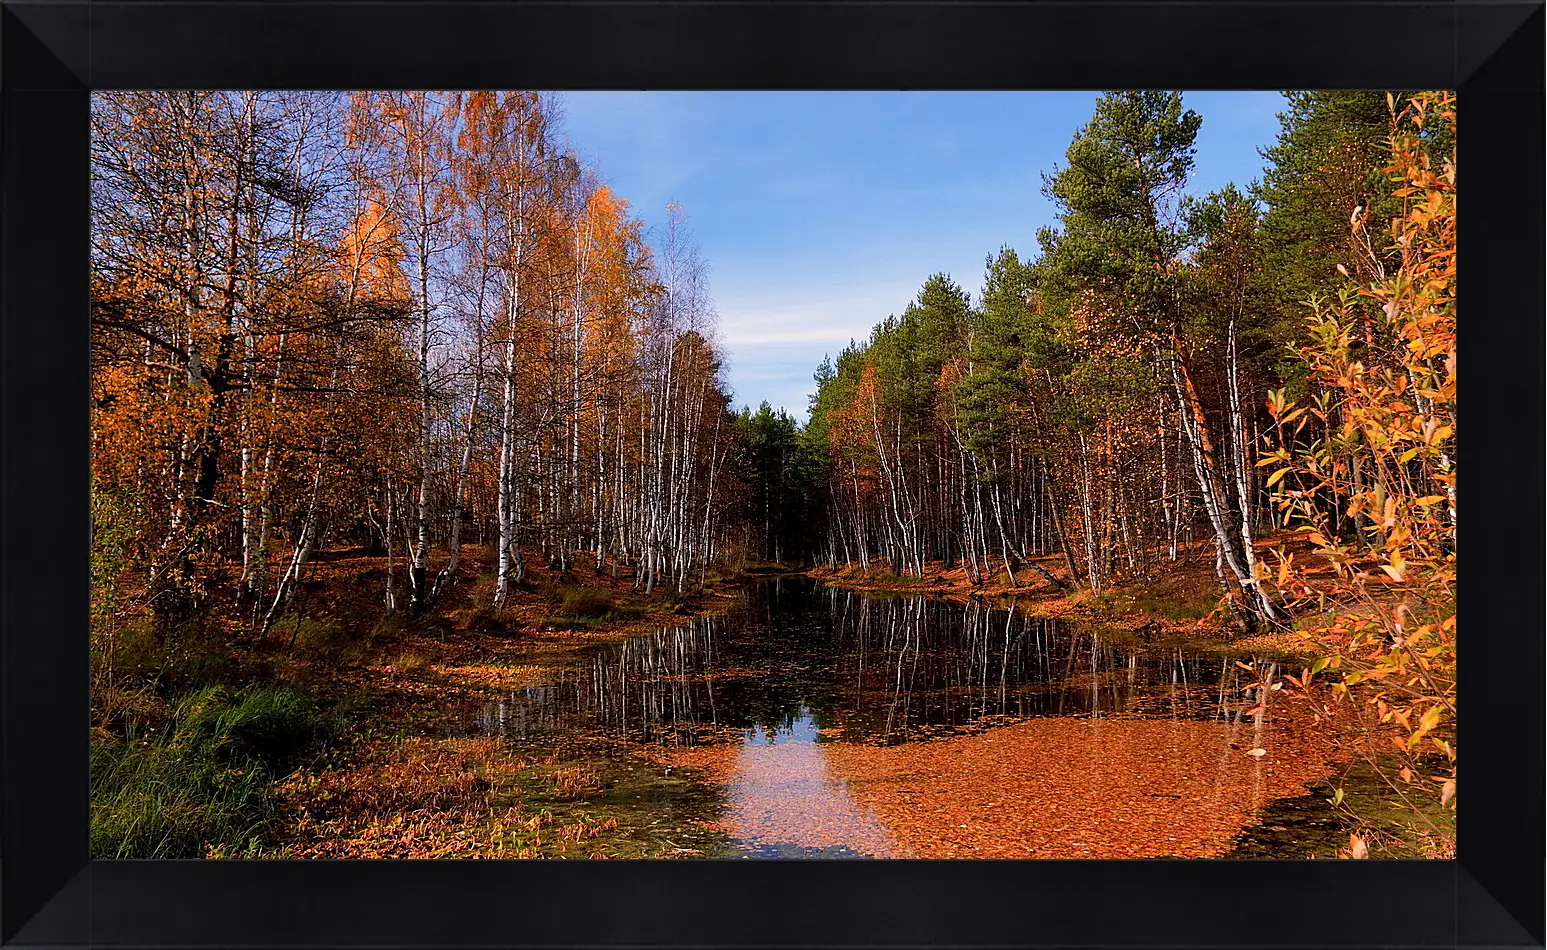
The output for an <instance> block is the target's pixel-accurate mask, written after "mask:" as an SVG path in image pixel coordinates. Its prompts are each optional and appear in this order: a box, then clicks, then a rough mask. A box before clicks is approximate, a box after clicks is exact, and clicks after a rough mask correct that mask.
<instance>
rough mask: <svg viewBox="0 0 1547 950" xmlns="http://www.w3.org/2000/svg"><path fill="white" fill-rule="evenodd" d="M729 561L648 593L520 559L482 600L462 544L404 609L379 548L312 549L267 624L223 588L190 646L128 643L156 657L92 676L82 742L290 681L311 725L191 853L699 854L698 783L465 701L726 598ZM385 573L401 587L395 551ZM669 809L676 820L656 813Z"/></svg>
mask: <svg viewBox="0 0 1547 950" xmlns="http://www.w3.org/2000/svg"><path fill="white" fill-rule="evenodd" d="M742 580H743V578H741V577H737V576H720V575H710V576H709V577H707V578H706V579H705V585H704V587H703V589H702V590H700V591H696V592H692V593H686V594H679V593H677V592H675V591H673V590H659V589H658V590H657V591H655V592H653V593H651V594H646V593H644V592H643V591H642V590H636V589H635V588H634V586H633V580H632V577H631V576H630V575H629V574H628V572H626V571H620V572H619V574H618V575H617V576H614V574H613V573H612V572H611V571H610V570H607V569H604V570H602V571H597V570H595V568H594V563H581V564H579V565H577V566H576V567H575V569H574V570H573V571H572V572H560V571H555V570H553V569H551V568H550V567H549V566H548V565H547V564H545V563H543V562H542V561H541V560H540V559H533V560H530V561H529V562H528V565H527V577H526V579H525V581H524V582H522V583H521V584H520V585H518V587H517V589H516V590H515V591H514V593H513V595H512V597H511V600H510V602H509V603H508V604H507V606H506V607H505V609H504V610H503V611H495V610H494V609H493V607H492V595H493V576H492V556H491V552H490V551H488V550H486V549H483V548H481V547H478V546H465V547H464V549H463V554H462V564H461V567H460V569H459V571H458V577H457V579H456V582H455V583H452V584H449V585H448V586H447V589H446V590H445V592H444V593H443V595H442V597H441V599H440V600H439V602H437V604H436V605H435V607H434V609H433V610H432V611H430V612H429V613H427V614H426V615H424V616H421V617H419V618H416V619H413V620H406V619H404V616H403V614H401V613H390V612H388V611H387V610H386V609H385V606H384V603H385V581H386V560H385V558H382V557H379V556H371V555H369V554H368V553H367V552H365V551H363V550H334V551H325V552H320V554H319V556H318V558H317V562H316V563H315V564H314V566H313V572H312V574H311V576H310V577H309V578H308V580H307V581H306V582H305V583H304V584H303V585H302V589H301V590H300V592H299V593H298V595H297V599H296V602H295V604H294V605H293V607H292V613H291V614H289V615H287V616H285V617H283V618H280V620H279V621H277V622H276V623H275V624H274V625H273V627H272V628H271V630H270V631H269V634H268V636H266V637H263V638H261V639H253V638H252V637H250V636H249V635H247V630H248V629H249V627H248V624H247V623H246V622H245V621H244V619H243V618H241V617H239V616H238V611H237V607H236V606H235V605H224V607H223V608H221V609H217V610H216V611H215V612H214V613H213V615H212V616H211V618H210V620H209V621H208V622H207V629H206V631H205V633H204V634H203V635H202V636H200V637H199V641H200V642H199V645H198V646H197V649H196V651H194V652H192V653H190V652H188V649H187V648H180V651H181V655H178V656H172V655H171V654H172V653H173V652H174V651H171V650H169V649H166V648H162V649H160V650H159V651H157V656H155V657H154V658H147V659H146V660H145V661H143V662H142V666H149V665H155V666H157V667H160V668H161V669H160V670H159V672H158V676H159V679H160V682H161V684H162V685H161V687H160V689H159V690H152V689H146V688H137V689H122V688H120V689H109V690H107V691H106V695H105V696H104V695H103V693H102V692H100V691H99V693H98V695H97V696H95V697H94V707H95V708H94V718H95V720H96V722H97V725H96V726H95V727H94V730H93V735H94V746H98V745H100V746H107V747H112V746H114V745H117V746H120V747H122V745H123V741H122V738H121V733H122V732H123V729H122V728H121V725H122V723H123V722H124V720H126V719H138V720H139V721H140V722H141V723H142V725H143V724H145V723H149V724H151V731H152V732H156V731H158V728H159V731H160V732H161V733H162V734H165V735H168V736H170V735H171V734H172V733H173V732H174V730H175V723H169V722H168V720H169V718H173V717H175V716H176V715H177V714H178V713H177V712H176V710H177V709H179V708H180V706H179V705H178V702H177V700H178V698H179V696H186V695H188V694H189V693H190V692H191V691H193V690H195V689H199V688H205V689H207V688H210V687H214V688H218V689H227V690H230V691H232V692H234V693H235V692H239V691H242V690H252V689H256V688H265V687H279V688H284V689H291V690H294V691H296V692H298V693H299V694H301V695H302V696H304V697H305V701H306V702H307V704H308V706H312V707H315V708H316V709H318V710H319V711H320V714H321V716H322V717H323V718H324V719H326V720H327V721H328V723H329V725H328V727H326V728H324V729H322V730H321V732H324V733H326V741H323V742H320V743H314V748H313V750H312V752H311V754H310V755H309V756H308V757H305V758H304V759H303V760H302V761H303V764H302V765H301V767H300V768H298V769H296V770H294V771H290V772H289V774H287V775H286V776H285V777H284V778H283V779H282V780H280V781H278V782H277V783H274V784H273V785H272V786H270V787H269V788H267V789H266V790H264V791H263V792H262V796H261V797H262V798H263V799H264V800H263V802H262V805H263V808H262V809H261V810H262V811H263V812H264V814H266V815H267V816H268V817H267V818H266V819H265V821H264V823H263V828H262V830H261V833H259V834H257V835H255V836H254V837H253V838H252V839H251V840H249V841H248V842H247V843H245V844H242V843H235V844H233V843H231V842H225V843H218V844H215V845H212V846H209V847H207V848H205V850H204V853H205V854H206V855H207V856H215V857H232V856H247V857H274V858H285V857H323V858H384V857H538V856H563V855H568V854H576V853H578V854H583V855H587V856H594V857H668V856H678V855H684V854H693V853H707V852H709V851H714V850H717V849H719V848H720V846H721V844H722V842H721V840H720V836H718V835H714V834H712V833H710V832H706V831H705V830H704V828H703V826H702V825H700V824H699V823H697V822H696V821H693V820H691V819H693V818H698V817H702V815H701V814H700V810H701V805H702V803H703V802H704V801H706V800H707V799H708V797H709V790H708V789H707V788H706V787H703V786H701V785H699V784H698V783H696V782H694V781H692V780H691V779H690V778H686V777H684V776H682V775H680V774H677V775H673V774H672V773H671V770H669V769H663V768H661V767H660V766H657V765H655V764H653V763H650V762H649V761H648V760H646V759H643V758H639V757H635V756H631V755H629V754H628V753H626V752H625V751H623V750H621V749H619V748H616V747H615V745H616V744H615V743H609V742H608V740H606V739H604V738H601V737H596V738H595V739H594V740H587V741H582V742H570V743H568V744H566V746H565V747H564V748H562V749H554V748H548V749H542V750H533V751H527V752H522V751H518V750H517V749H516V748H514V747H513V746H511V745H510V744H508V743H506V742H503V741H501V740H498V739H494V738H489V737H486V736H484V735H483V734H482V733H481V731H480V728H479V724H478V718H479V713H480V711H481V710H482V709H483V708H484V705H485V704H486V703H488V702H489V701H490V700H491V699H492V698H495V697H498V696H500V695H508V694H509V693H510V692H512V691H517V690H522V689H526V688H531V687H537V686H541V685H544V684H548V683H551V682H552V681H553V679H554V676H555V673H556V671H558V670H560V669H561V668H563V667H565V666H566V665H569V664H572V663H574V662H576V660H577V659H578V658H579V657H580V656H582V655H583V653H584V651H585V650H587V649H588V648H591V647H595V646H597V645H600V644H605V643H609V642H614V641H617V640H621V639H624V638H627V637H631V636H637V635H640V634H644V633H648V632H650V631H653V630H656V629H659V628H660V627H662V626H664V625H668V624H671V623H675V622H682V621H683V620H684V619H686V618H688V617H692V616H698V615H705V614H712V613H716V612H720V611H723V610H725V609H727V608H728V607H729V606H730V605H731V604H732V603H733V602H735V601H736V600H737V599H738V597H739V591H740V589H741V583H742ZM397 582H398V585H399V591H398V593H399V596H400V597H403V596H405V592H404V591H403V590H402V584H403V572H402V568H401V565H399V568H398V577H397ZM142 649H148V647H144V646H143V645H142ZM174 667H175V668H174ZM168 684H170V689H169V688H168ZM158 692H159V693H160V694H161V695H160V696H159V697H157V696H156V693H158ZM115 723H116V724H118V725H119V728H116V729H115V728H114V724H115ZM130 744H131V745H132V744H133V743H130ZM128 751H129V752H131V753H132V751H133V750H132V749H131V750H128ZM182 754H183V755H185V756H186V755H187V753H186V751H185V752H183V753H182ZM228 771H229V770H228ZM235 774H240V773H239V772H237V773H235ZM201 804H203V803H201ZM104 807H109V806H104ZM111 807H116V808H119V809H123V808H125V807H128V808H131V809H132V808H134V807H140V808H144V809H150V808H153V807H157V805H156V803H154V802H143V803H134V804H130V805H128V806H125V805H124V804H123V803H122V802H116V803H115V804H114V805H113V806H111ZM679 811H680V812H681V813H682V817H681V820H678V821H674V820H670V818H669V817H668V819H667V820H663V819H662V815H667V816H672V815H676V814H677V813H678V812H679ZM93 820H94V822H96V821H97V817H96V815H94V818H93ZM124 820H125V821H127V819H124ZM125 856H133V855H125ZM141 856H143V855H141ZM178 856H192V855H187V854H180V855H178Z"/></svg>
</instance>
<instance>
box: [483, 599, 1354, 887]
mask: <svg viewBox="0 0 1547 950" xmlns="http://www.w3.org/2000/svg"><path fill="white" fill-rule="evenodd" d="M1278 663H1279V660H1278V658H1274V657H1251V656H1241V655H1239V654H1233V653H1226V652H1217V651H1216V652H1209V651H1207V650H1204V649H1199V648H1196V647H1192V646H1186V645H1181V646H1179V645H1176V644H1175V643H1160V642H1151V641H1150V640H1149V639H1148V638H1146V636H1145V635H1143V634H1134V633H1128V632H1123V631H1114V630H1110V629H1105V628H1102V627H1099V626H1094V625H1089V624H1080V623H1075V622H1072V621H1068V620H1062V619H1056V618H1046V617H1038V616H1033V615H1030V614H1028V613H1027V612H1026V611H1025V610H1024V609H1023V608H1021V607H1019V606H1018V605H1016V604H1014V603H1010V604H1007V605H991V604H987V603H979V602H967V603H961V602H955V601H948V600H941V599H934V598H928V597H924V596H917V595H880V596H878V595H874V594H863V593H856V592H852V591H847V590H842V589H839V588H834V587H827V586H824V585H821V584H818V583H816V582H814V581H812V580H809V579H807V578H803V577H788V578H778V579H773V580H767V581H762V582H758V583H754V584H751V585H749V587H748V591H747V596H746V598H745V600H744V602H742V603H740V604H738V605H737V607H736V608H734V609H733V610H732V611H730V612H729V613H727V614H724V615H721V616H715V617H700V618H696V619H694V620H692V621H691V622H684V623H683V624H682V625H681V626H677V627H670V628H666V629H662V630H658V631H656V632H654V633H652V634H649V635H646V636H640V637H634V638H632V639H629V640H626V641H623V642H621V643H617V644H612V645H608V646H605V647H601V648H597V649H595V650H593V651H590V652H589V653H587V654H586V655H585V656H584V657H583V658H582V659H581V661H580V662H579V663H577V664H575V665H573V666H572V667H569V668H566V669H563V670H561V671H559V672H557V673H556V674H555V676H554V677H553V680H552V682H551V683H549V684H548V685H546V686H544V687H542V688H538V689H530V690H524V691H520V692H515V693H511V694H509V695H506V696H504V697H500V698H498V699H495V700H492V701H490V702H488V703H486V704H485V705H484V706H483V707H482V709H481V710H480V711H479V715H478V729H479V730H480V731H481V732H484V733H486V734H489V735H497V736H501V737H504V738H505V739H507V740H509V741H511V742H513V743H531V742H550V741H555V740H557V741H562V740H564V739H565V738H566V737H577V736H589V737H595V736H605V737H607V738H608V739H610V740H612V741H614V742H618V743H622V744H624V745H625V746H626V747H627V748H629V749H630V750H632V751H634V752H638V753H641V754H644V755H646V756H648V757H650V758H652V759H653V760H655V761H657V762H659V763H661V764H662V765H663V766H664V767H665V768H668V769H672V768H677V769H693V770H696V774H700V775H702V776H704V777H705V778H706V780H708V781H709V782H711V783H713V785H714V787H715V788H716V789H717V790H718V794H719V796H720V802H719V806H720V807H719V812H720V814H721V817H720V819H719V820H718V822H717V827H719V828H720V829H722V830H723V831H724V832H725V833H726V834H727V835H728V836H729V837H730V840H732V841H733V842H734V843H735V848H736V850H737V852H738V854H739V855H740V856H745V857H1060V858H1062V857H1092V858H1114V857H1167V856H1210V855H1221V854H1224V853H1226V852H1227V851H1228V850H1229V849H1230V844H1231V842H1232V840H1233V839H1234V838H1236V837H1237V836H1238V835H1239V834H1240V833H1241V831H1242V830H1243V829H1245V828H1247V827H1248V826H1250V825H1251V824H1252V823H1253V821H1254V820H1255V818H1256V817H1257V815H1258V813H1259V812H1260V811H1261V810H1262V808H1263V807H1264V806H1265V805H1266V804H1268V803H1269V802H1271V801H1273V800H1276V799H1282V798H1285V797H1290V796H1297V795H1304V794H1306V786H1307V785H1309V784H1312V783H1314V782H1316V781H1318V780H1319V779H1322V778H1324V777H1325V776H1326V774H1327V771H1328V768H1327V765H1326V757H1327V752H1328V750H1327V748H1326V747H1325V740H1324V739H1323V738H1322V737H1321V736H1319V735H1318V734H1317V733H1316V730H1315V729H1314V728H1312V727H1311V726H1309V725H1308V723H1307V722H1306V721H1305V720H1306V717H1304V716H1297V715H1295V714H1294V710H1293V709H1292V707H1291V705H1290V704H1289V703H1287V702H1285V701H1283V700H1282V699H1281V698H1280V697H1279V696H1278V695H1277V694H1274V693H1272V692H1269V693H1268V694H1267V695H1266V696H1260V695H1259V689H1258V688H1257V686H1258V683H1259V682H1260V679H1259V674H1260V673H1263V672H1266V673H1272V672H1275V671H1276V670H1277V668H1278ZM1285 856H1293V855H1285Z"/></svg>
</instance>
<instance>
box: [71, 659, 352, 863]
mask: <svg viewBox="0 0 1547 950" xmlns="http://www.w3.org/2000/svg"><path fill="white" fill-rule="evenodd" d="M330 732H331V726H330V723H329V721H328V720H327V719H326V718H325V717H324V716H323V715H322V713H321V712H320V710H319V709H318V707H317V705H316V704H315V703H314V702H313V701H312V700H311V699H310V698H309V697H307V696H305V695H304V694H302V693H300V692H298V691H296V690H295V689H292V688H290V687H286V686H258V687H249V688H247V689H242V690H231V689H228V688H226V687H221V686H213V687H208V688H205V689H201V690H199V691H197V692H195V693H191V694H189V695H187V696H184V697H183V698H182V699H180V700H178V701H177V702H176V703H174V704H173V705H172V707H171V709H170V711H169V715H168V716H167V717H166V719H165V720H164V721H163V722H162V723H161V724H159V725H157V726H151V727H146V728H145V729H143V730H137V731H134V732H131V733H130V734H129V735H128V736H127V738H125V739H123V740H120V741H116V742H107V741H99V742H98V743H97V744H95V745H94V747H93V748H92V752H91V854H92V857H94V858H192V857H200V856H202V855H204V854H205V853H206V849H207V848H209V849H213V850H214V851H215V852H216V853H219V854H225V855H243V854H253V853H256V852H257V850H258V849H259V848H261V846H262V844H263V840H264V832H265V828H266V825H267V824H268V822H269V821H270V819H272V817H273V804H272V801H271V798H270V790H271V787H272V785H273V783H274V781H275V780H277V779H280V778H283V777H284V776H285V775H287V774H289V772H290V771H292V770H293V769H294V768H295V767H296V766H297V765H298V764H300V763H301V762H302V761H303V760H304V759H305V758H306V757H307V756H308V755H310V754H311V753H312V752H313V751H314V750H315V749H316V748H317V746H318V744H319V743H320V742H321V741H322V740H323V739H324V738H325V737H326V736H327V735H328V734H329V733H330Z"/></svg>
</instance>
